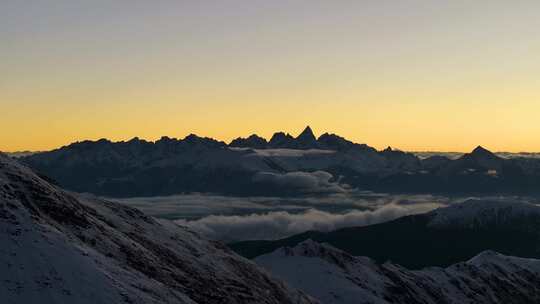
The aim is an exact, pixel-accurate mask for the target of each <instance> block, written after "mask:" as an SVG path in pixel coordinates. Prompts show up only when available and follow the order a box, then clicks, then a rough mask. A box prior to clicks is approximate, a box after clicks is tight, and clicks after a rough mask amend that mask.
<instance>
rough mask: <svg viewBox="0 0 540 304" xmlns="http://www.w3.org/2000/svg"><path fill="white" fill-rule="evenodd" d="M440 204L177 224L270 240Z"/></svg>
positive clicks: (227, 237)
mask: <svg viewBox="0 0 540 304" xmlns="http://www.w3.org/2000/svg"><path fill="white" fill-rule="evenodd" d="M440 206H443V205H442V204H440V203H425V202H422V203H419V204H407V205H401V204H396V203H391V204H388V205H384V206H382V207H380V208H378V209H375V210H368V211H360V210H351V211H349V212H345V213H339V214H336V213H329V212H325V211H320V210H316V209H309V210H307V211H305V212H301V213H296V214H295V213H289V212H287V211H277V212H269V213H264V214H250V215H246V216H220V215H211V216H208V217H205V218H202V219H199V220H196V221H186V220H177V221H176V223H178V224H180V225H185V226H188V227H190V228H192V229H194V230H196V231H198V232H199V233H201V234H203V235H205V236H207V237H210V238H212V239H219V240H222V241H226V242H232V241H240V240H269V239H279V238H283V237H287V236H290V235H294V234H297V233H301V232H305V231H309V230H318V231H331V230H335V229H339V228H343V227H351V226H365V225H370V224H375V223H380V222H385V221H389V220H392V219H395V218H398V217H401V216H404V215H409V214H417V213H424V212H427V211H430V210H433V209H435V208H437V207H440Z"/></svg>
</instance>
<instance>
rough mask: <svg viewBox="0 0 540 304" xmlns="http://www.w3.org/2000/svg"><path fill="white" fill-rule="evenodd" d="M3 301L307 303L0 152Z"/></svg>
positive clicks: (221, 250)
mask: <svg viewBox="0 0 540 304" xmlns="http://www.w3.org/2000/svg"><path fill="white" fill-rule="evenodd" d="M0 282H2V283H1V284H0V297H1V301H0V302H2V303H6V304H8V303H9V304H11V303H13V304H18V303H43V304H49V303H77V304H79V303H88V304H94V303H104V304H109V303H276V304H277V303H314V302H315V301H314V300H312V299H310V298H309V297H308V296H306V295H305V294H303V293H302V292H299V291H297V290H295V289H292V288H289V287H287V286H286V285H285V284H284V283H282V282H280V281H277V280H275V279H272V278H271V277H270V276H269V275H268V274H267V273H266V272H265V271H263V270H262V269H260V268H259V267H257V266H256V265H255V264H253V263H252V262H250V261H248V260H245V259H244V258H241V257H240V256H238V255H236V254H234V253H233V252H231V251H230V250H229V249H228V248H227V247H226V246H224V245H223V244H221V243H217V242H212V241H208V240H205V239H202V238H201V237H199V236H198V235H197V234H196V233H194V232H191V231H190V230H188V229H186V228H182V227H179V226H176V225H174V224H171V223H168V222H158V221H156V220H155V219H153V218H150V217H148V216H145V215H144V214H143V213H141V212H140V211H138V210H136V209H132V208H129V207H126V206H122V205H119V204H117V203H113V202H109V201H104V200H101V199H97V198H95V197H93V196H89V195H86V196H79V195H75V194H73V193H69V192H66V191H64V190H62V189H60V188H58V187H56V186H54V185H52V184H50V183H49V182H47V181H45V180H44V179H42V178H41V177H39V176H38V175H36V174H34V173H33V172H32V171H31V170H30V169H28V168H27V167H25V166H22V165H20V164H19V163H17V162H16V161H15V160H13V159H10V158H8V157H7V156H5V155H3V154H1V153H0Z"/></svg>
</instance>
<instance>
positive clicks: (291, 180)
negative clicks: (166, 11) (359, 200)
mask: <svg viewBox="0 0 540 304" xmlns="http://www.w3.org/2000/svg"><path fill="white" fill-rule="evenodd" d="M333 178H334V177H333V176H332V174H330V173H328V172H325V171H315V172H300V171H298V172H288V173H273V172H258V173H257V174H255V176H254V177H253V181H254V182H256V183H261V184H266V185H270V186H274V187H278V188H279V189H282V190H289V191H294V192H298V193H343V192H346V191H347V190H346V186H344V185H340V184H339V183H338V182H337V181H332V180H333Z"/></svg>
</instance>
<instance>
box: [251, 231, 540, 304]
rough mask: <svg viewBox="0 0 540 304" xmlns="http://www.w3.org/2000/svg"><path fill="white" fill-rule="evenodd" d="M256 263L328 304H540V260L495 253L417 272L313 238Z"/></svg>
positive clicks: (268, 255) (483, 253) (489, 252)
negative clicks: (319, 241) (350, 253)
mask: <svg viewBox="0 0 540 304" xmlns="http://www.w3.org/2000/svg"><path fill="white" fill-rule="evenodd" d="M255 261H256V262H257V263H258V264H259V265H261V266H263V267H265V268H266V269H268V270H270V271H271V272H272V274H274V275H275V276H277V277H278V278H281V279H283V280H285V281H287V282H288V283H289V284H290V285H292V286H294V287H297V288H299V289H301V290H304V291H305V292H307V293H308V294H310V295H312V296H314V297H315V298H317V299H319V300H320V301H321V302H322V303H326V304H334V303H335V304H353V303H354V304H359V303H380V304H385V303H426V304H427V303H433V304H439V303H456V304H457V303H501V304H502V303H504V304H510V303H519V304H524V303H539V302H540V260H536V259H524V258H516V257H511V256H505V255H501V254H498V253H496V252H494V251H484V252H482V253H480V254H478V255H477V256H475V257H474V258H472V259H470V260H468V261H466V262H461V263H457V264H454V265H451V266H449V267H446V268H439V267H431V268H425V269H422V270H415V271H413V270H408V269H406V268H404V267H401V266H399V265H396V264H392V263H384V264H378V263H376V262H374V261H373V260H371V259H369V258H365V257H354V256H351V255H349V254H347V253H345V252H343V251H341V250H339V249H336V248H333V247H331V246H329V245H321V244H319V243H316V242H313V241H311V240H307V241H304V242H302V243H300V244H298V245H297V246H295V247H292V248H291V247H284V248H280V249H278V250H276V251H274V252H272V253H270V254H267V255H263V256H260V257H258V258H257V259H255Z"/></svg>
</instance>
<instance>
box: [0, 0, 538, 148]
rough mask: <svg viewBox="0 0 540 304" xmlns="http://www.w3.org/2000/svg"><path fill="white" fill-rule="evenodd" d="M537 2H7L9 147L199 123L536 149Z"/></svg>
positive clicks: (2, 40)
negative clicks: (305, 129)
mask: <svg viewBox="0 0 540 304" xmlns="http://www.w3.org/2000/svg"><path fill="white" fill-rule="evenodd" d="M538 12H540V1H519V0H516V1H498V0H492V1H483V0H478V1H461V0H452V1H427V0H426V1H421V0H410V1H405V0H402V1H397V0H396V1H386V0H374V1H361V0H358V1H318V0H310V1H303V0H297V1H261V0H245V1H238V0H228V1H161V0H156V1H137V0H133V1H121V0H119V1H101V0H95V1H81V0H54V1H53V0H50V1H45V0H41V1H40V0H36V1H33V0H29V1H19V0H2V1H0V108H1V109H2V112H1V118H0V150H2V151H19V150H48V149H53V148H56V147H59V146H62V145H65V144H68V143H70V142H74V141H77V140H84V139H99V138H109V139H112V140H127V139H130V138H133V137H135V136H137V137H140V138H145V139H149V140H155V139H158V138H159V137H161V136H163V135H167V136H170V137H178V138H182V137H184V136H186V135H188V134H190V133H196V134H198V135H201V136H210V137H214V138H217V139H220V140H225V141H229V140H231V139H232V138H234V137H237V136H244V137H245V136H248V135H250V134H251V133H257V134H259V135H261V136H265V137H268V138H269V137H270V136H271V135H272V133H273V132H275V131H285V132H290V133H292V134H297V133H299V132H301V131H302V129H303V128H304V127H305V126H306V125H310V126H311V127H312V128H313V129H314V130H315V132H316V133H317V134H321V133H323V132H331V133H337V134H339V135H341V136H344V137H346V138H348V139H351V140H353V141H355V142H361V143H367V144H369V145H371V146H374V147H376V148H384V147H386V146H392V147H396V148H399V149H403V150H416V151H420V150H435V151H469V150H472V149H473V148H474V147H475V146H477V145H483V146H485V147H487V148H489V149H491V150H494V151H514V152H517V151H540V140H539V135H540V124H539V123H538V117H539V113H540V77H539V71H540V35H538V29H539V28H540V18H538Z"/></svg>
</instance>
